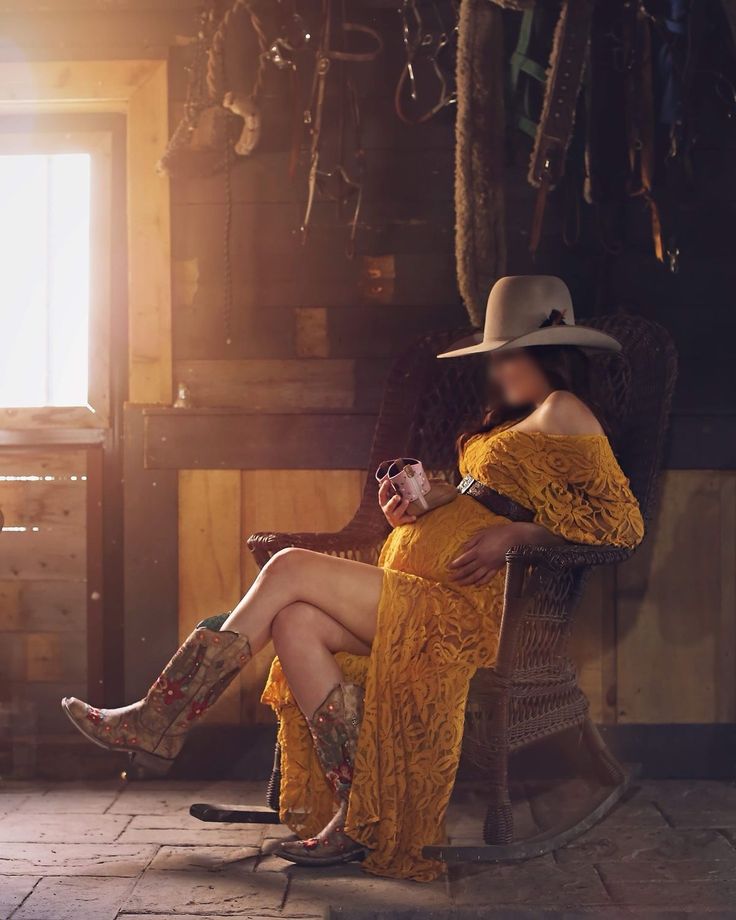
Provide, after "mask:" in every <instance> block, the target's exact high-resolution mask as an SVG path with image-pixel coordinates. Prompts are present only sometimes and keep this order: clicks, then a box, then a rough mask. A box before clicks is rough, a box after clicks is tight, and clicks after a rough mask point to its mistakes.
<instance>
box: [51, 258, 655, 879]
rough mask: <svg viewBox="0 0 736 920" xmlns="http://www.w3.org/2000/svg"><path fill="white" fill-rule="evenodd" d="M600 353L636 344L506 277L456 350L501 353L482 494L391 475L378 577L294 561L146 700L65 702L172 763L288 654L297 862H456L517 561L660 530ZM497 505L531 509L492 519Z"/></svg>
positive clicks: (282, 691) (463, 454)
mask: <svg viewBox="0 0 736 920" xmlns="http://www.w3.org/2000/svg"><path fill="white" fill-rule="evenodd" d="M582 348H588V349H590V348H597V349H609V350H619V349H620V346H619V344H618V342H616V341H615V339H612V338H611V337H610V336H607V335H605V334H603V333H601V332H597V331H595V330H592V329H585V328H581V327H577V326H575V325H574V316H573V309H572V303H571V300H570V294H569V291H568V290H567V287H566V286H565V285H564V283H563V282H562V281H561V280H560V279H558V278H553V277H548V276H520V277H512V278H503V279H501V280H500V281H498V282H497V283H496V285H495V286H494V287H493V290H492V291H491V294H490V296H489V299H488V307H487V313H486V324H485V331H484V334H483V337H482V339H481V340H480V341H479V337H478V336H474V337H472V339H471V340H468V341H463V342H460V343H457V346H456V347H454V348H453V349H451V350H450V351H449V352H446V353H444V354H442V355H440V357H443V358H447V357H459V356H462V355H466V354H476V353H480V352H489V353H490V354H491V360H490V379H491V384H492V389H493V391H494V394H495V398H494V402H493V405H492V408H491V410H490V411H489V413H488V415H487V416H486V418H485V420H484V422H483V424H482V425H481V426H480V427H479V428H478V429H477V430H476V431H474V432H470V433H468V434H466V435H464V436H463V437H462V438H461V439H460V442H459V443H460V471H461V473H462V474H463V475H464V476H466V477H472V479H473V480H475V481H476V486H477V488H476V489H474V490H473V491H474V492H475V494H476V497H472V496H471V495H470V494H461V495H458V497H457V498H455V500H454V501H452V502H451V503H449V504H446V505H443V506H442V507H439V508H435V509H434V510H433V511H430V512H428V513H427V514H425V515H423V516H422V517H420V518H418V519H417V518H414V517H413V516H411V515H409V514H408V509H407V503H406V502H405V501H402V500H401V499H400V498H399V497H398V496H397V495H392V494H391V489H390V487H389V486H388V484H387V483H386V482H384V483H382V485H381V487H380V489H379V495H378V498H379V502H380V504H381V508H382V509H383V512H384V514H385V516H386V518H387V520H388V522H389V523H390V524H391V526H392V528H393V531H392V533H391V534H390V535H389V537H388V539H387V541H386V544H385V546H384V548H383V552H382V554H381V558H380V560H379V564H378V566H371V565H366V564H364V563H360V562H354V561H351V560H346V559H338V558H334V557H331V556H326V555H322V554H319V553H313V552H310V551H307V550H300V549H291V550H284V551H282V552H280V553H278V554H277V555H276V556H274V558H273V559H272V560H271V561H270V562H269V563H268V564H267V565H266V566H265V567H264V568H263V570H262V571H261V573H260V574H259V576H258V578H257V579H256V581H255V582H254V584H253V586H252V587H251V588H250V590H249V591H248V593H247V594H246V595H245V597H244V598H243V599H242V600H241V601H240V603H239V604H238V605H237V607H235V609H234V610H233V611H232V613H230V614H229V615H225V616H223V617H219V618H217V617H212V618H210V620H205V621H203V623H202V624H200V626H199V627H198V628H197V629H196V630H195V631H194V632H193V633H192V635H191V636H190V637H189V638H188V639H187V640H186V642H185V643H184V645H183V646H182V648H181V649H180V650H179V651H178V652H177V653H176V655H175V656H174V658H173V659H172V660H171V662H170V663H169V665H167V667H166V669H165V670H164V672H163V673H162V675H161V676H160V677H159V679H158V680H157V681H156V683H155V684H154V685H153V687H152V688H151V690H150V691H149V693H148V694H147V696H146V697H145V699H143V700H141V701H139V702H138V703H135V704H133V705H132V706H128V707H125V708H123V709H116V710H102V711H100V710H97V709H94V708H92V707H90V706H88V705H87V704H86V703H83V702H82V701H80V700H75V699H73V698H72V699H66V700H64V701H63V706H64V709H65V711H66V712H67V714H68V715H69V717H70V718H71V720H72V721H73V722H74V724H75V725H76V726H77V727H78V728H79V729H80V730H81V731H82V732H83V733H84V734H85V735H86V736H87V737H88V738H90V739H91V740H93V741H95V742H96V743H98V744H102V745H103V746H105V747H108V748H113V749H119V750H128V751H135V752H138V756H139V757H140V756H146V757H148V759H149V762H150V761H157V762H159V763H167V762H169V761H171V760H172V759H173V758H174V757H175V756H176V755H177V754H178V752H179V750H180V749H181V747H182V745H183V742H184V738H185V735H186V732H187V731H188V729H189V727H190V726H191V724H192V722H193V721H195V720H196V719H197V718H198V717H199V716H200V715H201V714H202V713H203V712H204V711H206V709H207V708H208V707H209V706H210V705H211V704H212V703H213V702H214V700H215V699H217V697H218V696H219V695H220V693H221V692H222V690H223V689H224V688H225V687H226V686H227V685H228V683H229V682H230V681H231V680H232V679H233V677H234V676H235V675H236V674H237V673H238V672H239V671H240V669H241V668H242V667H244V666H245V665H246V664H247V662H248V661H249V660H250V658H251V656H252V655H253V654H255V653H256V652H257V651H259V650H260V649H261V648H263V646H264V645H265V644H266V643H267V642H268V641H269V639H272V640H273V642H274V644H275V647H276V651H277V654H278V658H277V659H276V660H275V661H274V663H273V666H272V669H271V674H270V677H269V681H268V684H267V686H266V689H265V691H264V694H263V700H264V702H266V703H268V704H269V705H271V706H272V707H273V708H274V710H275V711H276V712H277V713H278V715H279V723H280V729H279V738H280V742H281V747H282V752H283V763H282V771H283V779H282V789H281V815H282V819H283V820H284V821H285V822H286V823H287V824H289V825H290V826H291V827H292V828H293V829H294V830H295V831H296V832H297V833H298V835H299V836H300V837H301V838H303V839H300V840H297V841H293V842H284V843H282V844H281V849H280V851H279V852H280V854H281V855H282V856H284V857H285V858H286V859H290V860H292V861H294V862H298V863H302V864H322V865H329V864H333V863H336V862H346V861H349V860H351V859H365V863H364V865H365V868H366V869H367V870H368V871H370V872H374V873H376V874H379V875H387V876H393V877H401V878H413V879H417V880H429V879H431V878H434V877H435V876H436V875H437V874H438V872H439V871H440V865H439V864H438V863H436V862H433V861H431V860H427V859H424V858H423V857H422V855H421V851H422V847H423V846H425V845H427V844H433V843H437V842H440V841H441V839H442V821H443V816H444V812H445V809H446V807H447V802H448V799H449V796H450V793H451V791H452V786H453V782H454V777H455V772H456V768H457V763H458V758H459V754H460V746H461V741H462V734H463V720H464V709H465V702H466V697H467V692H468V684H469V681H470V678H471V677H472V675H473V673H474V671H475V670H476V669H477V668H479V667H489V666H492V665H493V663H494V661H495V656H496V651H497V644H498V635H499V625H500V615H501V609H502V595H503V585H504V575H503V569H504V563H505V554H506V551H507V550H508V549H509V548H510V547H512V546H516V545H519V544H526V543H537V544H540V543H543V544H554V543H562V542H564V541H566V540H569V541H573V542H581V543H591V544H596V543H597V544H613V545H616V546H635V545H636V544H637V543H639V541H640V540H641V538H642V536H643V530H644V528H643V523H642V519H641V515H640V513H639V508H638V505H637V502H636V499H635V498H634V496H633V495H632V493H631V491H630V489H629V485H628V481H627V480H626V478H625V476H624V475H623V473H622V472H621V469H620V468H619V466H618V464H617V462H616V459H615V458H614V456H613V453H612V451H611V447H610V445H609V443H608V440H607V438H606V434H605V430H604V427H603V424H604V420H603V419H601V418H599V417H598V416H597V414H596V410H595V407H594V406H593V405H592V403H591V401H590V397H589V395H588V389H587V358H586V357H585V353H584V352H583V351H582V350H581V349H582ZM420 459H421V458H420ZM498 493H501V495H500V496H499V495H498ZM494 497H495V498H496V499H498V498H500V499H501V502H502V505H501V506H500V507H501V508H502V509H511V508H517V509H521V511H523V512H525V514H520V515H514V514H512V513H511V511H510V510H509V511H505V513H506V515H507V516H502V515H501V514H499V513H497V512H494V511H493V510H491V506H495V507H499V506H498V503H497V502H496V503H495V505H494V501H492V499H493V498H494ZM509 500H511V501H509ZM509 517H512V518H515V520H509ZM519 518H526V519H525V520H520V519H519Z"/></svg>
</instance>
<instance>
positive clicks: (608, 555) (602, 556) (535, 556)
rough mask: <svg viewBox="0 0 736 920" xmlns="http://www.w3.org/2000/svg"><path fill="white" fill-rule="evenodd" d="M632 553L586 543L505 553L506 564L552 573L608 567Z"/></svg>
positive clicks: (512, 550)
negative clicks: (597, 566) (591, 567)
mask: <svg viewBox="0 0 736 920" xmlns="http://www.w3.org/2000/svg"><path fill="white" fill-rule="evenodd" d="M632 552H633V550H631V549H624V548H622V547H618V546H590V545H588V544H586V543H565V544H561V545H559V546H534V545H528V546H512V547H511V548H510V549H509V550H508V551H507V553H506V562H507V563H512V564H513V563H519V564H521V565H524V566H526V565H541V566H543V567H544V568H546V569H549V570H550V571H553V572H560V571H564V570H569V569H580V568H585V567H587V566H589V565H611V564H614V563H616V562H624V561H625V560H626V559H628V558H629V557H630V556H631V554H632Z"/></svg>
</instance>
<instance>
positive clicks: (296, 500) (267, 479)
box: [241, 469, 364, 724]
mask: <svg viewBox="0 0 736 920" xmlns="http://www.w3.org/2000/svg"><path fill="white" fill-rule="evenodd" d="M242 477H243V479H242V482H243V485H242V495H243V507H242V526H241V532H242V534H243V544H242V554H243V557H242V558H243V564H242V572H243V583H242V589H243V592H245V591H246V590H247V589H248V587H249V586H250V585H251V583H252V581H253V579H254V578H255V576H256V575H257V573H258V567H257V566H256V564H255V562H254V561H253V558H252V556H251V554H250V552H249V551H248V548H247V547H246V546H245V542H244V541H245V539H246V538H247V536H248V535H249V534H251V533H254V532H256V531H259V530H268V531H279V532H280V531H288V532H291V531H304V530H306V531H316V530H324V531H333V530H339V529H340V528H341V527H343V526H344V525H345V524H347V522H348V521H349V520H350V518H351V517H352V515H353V513H354V512H355V510H356V509H357V507H358V504H359V503H360V496H361V493H362V490H363V481H364V474H363V473H362V472H361V471H359V470H278V469H277V470H252V471H248V472H244V473H243V474H242ZM272 658H273V647H272V646H270V645H269V647H268V648H266V649H264V650H263V651H262V652H261V653H260V654H259V655H258V656H257V657H256V660H255V661H254V662H253V663H252V664H251V665H249V667H248V668H246V670H245V671H244V672H243V675H242V678H241V680H242V688H243V692H242V721H243V722H245V723H246V724H254V723H258V722H264V721H266V722H267V721H271V715H270V710H267V709H266V708H265V707H264V706H262V705H261V704H260V702H259V700H260V696H261V691H262V690H263V685H264V683H265V678H266V675H267V673H268V668H269V666H270V663H271V659H272Z"/></svg>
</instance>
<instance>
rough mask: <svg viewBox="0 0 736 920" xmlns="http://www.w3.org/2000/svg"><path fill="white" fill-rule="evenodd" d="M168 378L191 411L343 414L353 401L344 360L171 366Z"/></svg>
mask: <svg viewBox="0 0 736 920" xmlns="http://www.w3.org/2000/svg"><path fill="white" fill-rule="evenodd" d="M174 374H175V377H176V381H177V383H178V382H179V381H181V382H183V383H185V384H186V385H187V386H188V387H189V390H190V393H191V395H192V404H193V405H195V406H215V407H221V406H225V407H235V408H239V407H242V408H246V409H251V410H253V409H263V410H264V411H266V412H302V411H304V410H305V409H349V408H351V407H352V406H353V402H354V389H355V385H354V366H353V362H352V361H347V360H335V361H330V360H322V361H312V360H308V359H307V360H302V359H294V360H283V361H264V360H258V359H253V360H245V361H177V362H176V364H175V367H174Z"/></svg>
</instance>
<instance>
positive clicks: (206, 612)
mask: <svg viewBox="0 0 736 920" xmlns="http://www.w3.org/2000/svg"><path fill="white" fill-rule="evenodd" d="M240 528H241V474H240V473H239V472H236V471H234V470H233V471H231V470H182V471H181V472H180V473H179V638H180V640H181V639H184V638H186V636H188V635H189V633H190V632H191V631H192V629H193V628H194V627H195V626H196V624H197V622H198V621H199V620H201V619H203V618H204V617H208V616H211V615H213V614H216V613H222V612H224V611H226V610H231V609H232V608H233V607H234V606H235V604H236V603H237V602H238V600H239V599H240V595H241V590H240V589H241V576H240V561H241V549H240V544H241V529H240ZM172 651H173V650H172ZM239 715H240V687H239V684H238V682H237V681H236V682H234V683H233V684H232V685H231V686H230V687H229V688H228V690H227V691H226V692H225V693H224V694H223V696H222V697H221V698H220V700H218V702H217V704H216V705H215V706H214V707H213V710H212V713H211V714H210V715H209V716H208V718H211V719H212V720H213V721H236V722H237V721H238V719H239Z"/></svg>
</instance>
